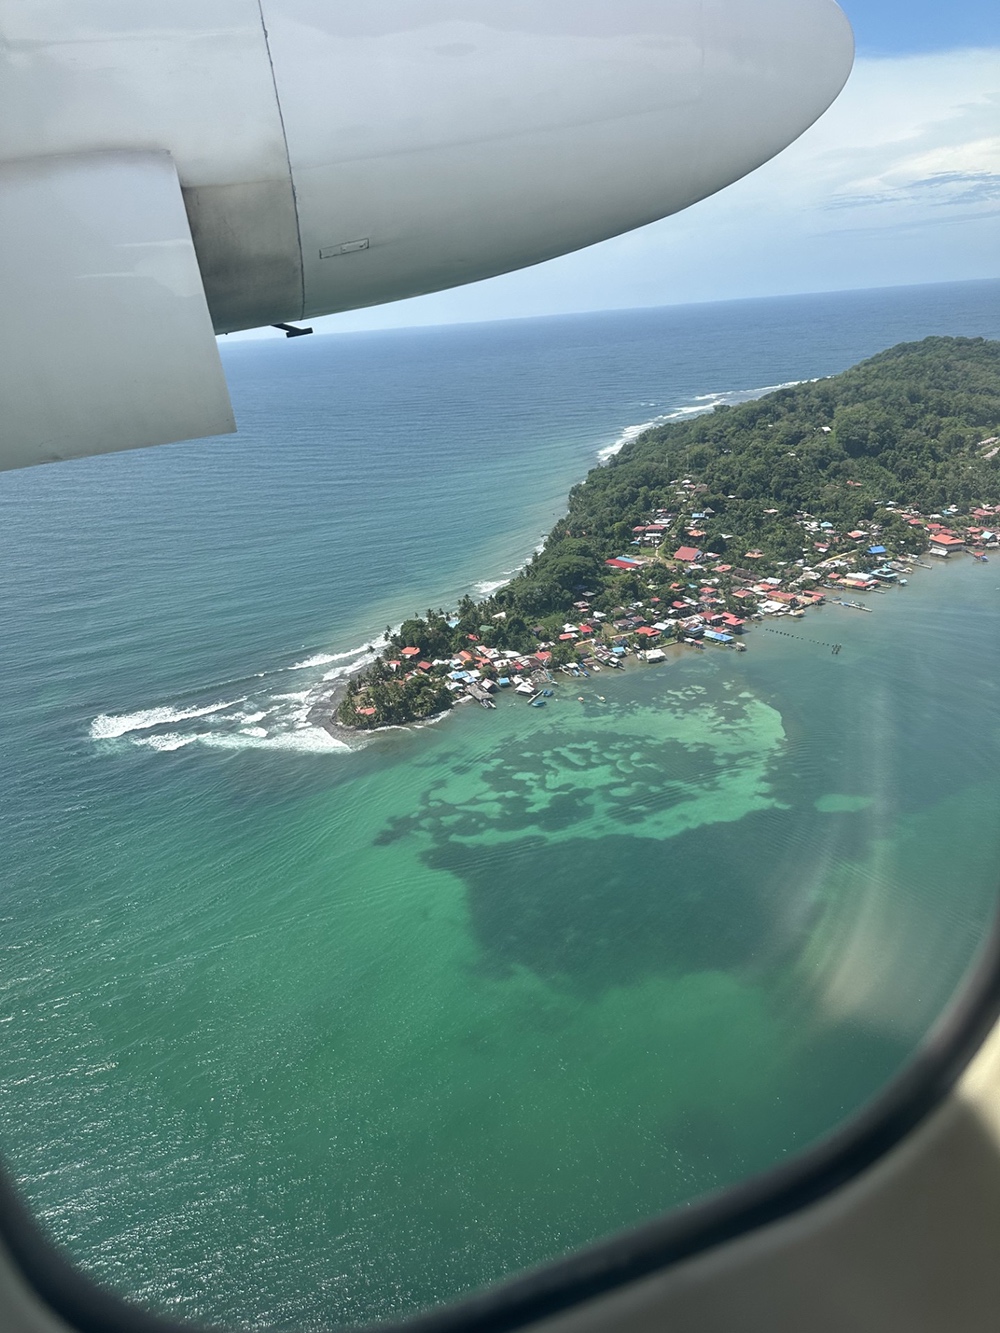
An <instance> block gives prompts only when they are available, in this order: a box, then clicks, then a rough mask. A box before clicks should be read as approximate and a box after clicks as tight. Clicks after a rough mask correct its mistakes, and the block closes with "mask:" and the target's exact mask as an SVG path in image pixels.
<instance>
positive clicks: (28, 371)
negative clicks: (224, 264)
mask: <svg viewBox="0 0 1000 1333" xmlns="http://www.w3.org/2000/svg"><path fill="white" fill-rule="evenodd" d="M235 429H236V425H235V422H234V420H233V412H232V406H231V404H230V401H229V392H228V389H227V388H226V381H225V376H224V375H223V371H222V363H221V361H220V359H219V352H218V347H217V346H216V342H215V336H214V331H213V328H212V321H211V318H210V316H209V312H208V305H207V303H206V300H205V292H204V288H203V285H202V280H201V274H200V272H199V269H198V261H197V258H196V256H195V251H194V245H193V243H192V240H191V231H190V227H189V225H188V220H187V215H186V213H185V210H184V202H183V198H182V195H181V189H180V183H179V181H178V179H177V171H176V168H175V167H174V164H173V161H172V159H171V157H170V155H169V154H168V153H165V152H130V151H122V152H102V153H84V154H78V155H73V156H66V157H46V158H36V159H32V160H29V161H19V162H8V163H2V164H0V468H14V467H26V466H29V465H30V464H33V463H44V462H55V461H58V460H60V459H65V458H80V457H84V456H86V455H88V454H100V453H111V452H113V451H115V450H120V449H140V448H144V447H146V446H148V445H153V444H167V443H169V442H170V441H173V440H186V439H193V438H199V437H202V436H209V435H222V434H227V433H230V432H232V431H234V430H235Z"/></svg>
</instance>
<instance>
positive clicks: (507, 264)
mask: <svg viewBox="0 0 1000 1333" xmlns="http://www.w3.org/2000/svg"><path fill="white" fill-rule="evenodd" d="M852 58H853V40H852V35H851V30H850V27H849V25H848V23H847V20H846V19H845V17H844V15H843V13H842V12H841V10H840V9H839V8H838V6H837V5H836V4H835V3H833V0H542V2H541V3H540V2H539V0H366V3H365V4H362V5H348V4H346V3H344V2H343V0H261V3H260V4H258V0H144V3H143V4H142V5H136V6H128V7H123V6H122V5H121V4H120V3H116V2H115V0H0V240H2V242H3V244H2V247H0V251H2V254H0V265H2V270H0V278H2V280H3V281H4V286H5V291H9V292H10V294H11V297H12V299H10V300H7V301H6V302H5V306H6V309H5V319H4V323H3V325H2V326H0V407H4V408H8V407H9V408H10V409H11V410H10V412H8V413H5V415H6V416H7V420H8V424H9V428H10V433H11V437H10V440H8V441H7V447H6V461H7V465H8V466H10V465H17V464H18V463H23V462H31V461H40V460H41V459H43V458H55V457H65V456H68V455H70V454H80V453H90V452H97V451H100V450H103V449H112V448H127V447H131V446H134V445H139V444H148V443H154V442H157V441H166V440H168V439H178V438H187V437H189V436H190V435H191V434H192V433H193V434H208V433H212V432H214V431H221V430H225V429H231V428H232V427H231V421H230V420H229V418H228V412H229V409H228V400H227V399H226V398H225V391H224V385H222V383H221V373H220V372H219V370H218V362H217V356H216V354H215V352H214V349H213V348H212V347H211V345H210V344H211V332H212V328H214V330H215V331H216V332H220V333H222V332H230V331H233V330H236V329H243V328H249V327H254V326H258V325H262V324H274V323H278V322H285V321H289V320H295V319H299V318H302V317H310V316H316V315H321V314H327V313H332V312H334V311H340V310H349V309H353V308H357V307H360V306H366V305H374V304H379V303H381V302H385V301H393V300H398V299H400V298H403V297H408V296H414V295H418V294H420V293H424V292H429V291H435V290H440V289H442V288H445V287H450V286H454V285H457V284H460V283H466V282H470V281H473V280H476V279H479V278H485V277H489V276H491V275H493V274H497V273H502V272H506V271H509V270H511V269H515V268H520V267H523V266H525V265H528V264H534V263H538V262H540V261H542V260H545V259H549V258H551V257H553V256H555V255H559V254H563V253H566V252H568V251H570V250H574V249H578V248H580V247H582V246H585V245H589V244H592V243H594V242H596V241H600V240H603V239H605V238H606V237H609V236H612V235H616V234H618V233H620V232H623V231H627V230H629V229H631V228H633V227H637V226H641V225H642V224H644V223H647V222H652V221H654V220H655V219H657V218H662V217H665V216H667V215H668V214H670V213H674V212H677V211H678V210H679V209H682V208H685V207H687V206H688V205H690V204H692V203H694V202H696V201H697V200H699V199H702V198H705V197H706V196H707V195H710V194H712V193H714V192H715V191H717V190H719V189H722V188H723V187H724V186H725V185H727V184H729V183H730V182H732V181H733V180H736V179H737V178H738V177H740V176H742V175H744V174H746V173H747V172H748V171H751V170H753V169H754V168H755V167H756V166H758V165H760V164H761V163H762V162H764V161H766V160H767V159H768V158H770V157H772V156H773V155H774V154H775V153H777V152H779V151H780V150H781V149H782V148H784V147H785V146H786V145H787V144H788V143H790V142H791V141H792V140H793V139H794V138H796V137H797V136H798V135H799V134H801V132H802V131H803V130H804V129H806V128H807V126H809V125H810V124H811V123H812V122H813V121H814V120H815V119H816V118H817V117H818V116H819V115H821V114H822V112H823V111H824V110H825V109H826V107H827V106H828V105H829V104H830V103H831V102H832V101H833V99H834V98H835V97H836V95H837V94H838V92H839V91H840V89H841V87H842V86H843V84H844V82H845V81H846V79H847V76H848V74H849V72H850V68H851V62H852ZM165 164H166V174H165ZM171 172H173V173H174V174H175V176H176V189H175V188H173V187H172V186H171V184H170V182H169V180H168V179H167V176H169V175H170V173H171ZM154 179H155V180H156V182H157V184H156V185H155V186H154V185H153V184H151V182H152V181H153V180H154ZM178 192H179V194H178ZM139 193H142V196H143V200H144V204H143V206H142V207H138V206H137V205H136V198H137V196H138V194H139ZM178 197H179V198H180V199H181V200H182V202H183V205H184V209H183V215H184V217H186V219H187V225H186V226H185V224H184V222H183V218H182V217H181V213H180V212H179V211H178V208H177V199H178ZM36 214H37V217H38V226H37V227H34V226H32V218H33V216H35V215H36ZM123 219H127V221H123ZM130 229H131V230H130ZM63 233H65V241H66V243H65V245H62V246H60V244H59V238H60V235H62V234H63ZM185 255H186V259H185ZM139 257H141V263H140V262H139ZM188 260H189V261H190V263H187V261H188ZM185 263H187V267H186V268H185ZM137 264H138V268H137V267H136V265H137ZM195 268H196V270H197V273H199V274H200V280H201V285H202V287H203V292H202V293H200V294H192V291H191V274H192V272H194V270H195ZM182 269H183V272H184V276H183V277H181V276H179V275H180V274H181V270H182ZM8 280H9V281H8ZM195 285H197V283H196V284H195ZM59 292H70V297H68V298H67V302H68V314H67V315H66V317H63V315H62V314H61V312H60V309H59V306H60V297H59ZM171 293H173V295H171ZM172 302H174V307H173V313H172V314H169V315H168V313H167V311H168V308H171V304H172ZM206 302H207V309H206V306H205V303H206ZM109 311H111V312H112V313H113V318H112V317H111V315H109ZM154 325H155V327H154ZM144 340H145V341H146V343H147V344H148V346H147V352H146V355H145V356H144V355H143V354H142V350H141V349H142V344H143V342H144ZM64 344H65V345H64ZM154 344H155V355H153V354H152V353H151V352H150V350H149V347H150V346H153V345H154ZM101 349H103V350H101ZM95 358H96V359H95ZM130 360H135V362H136V365H135V367H134V373H133V374H132V376H131V378H130V377H129V375H128V373H127V371H128V368H129V362H130ZM192 360H194V361H196V362H201V363H202V364H203V366H204V368H205V369H204V373H203V374H202V375H201V376H198V375H193V372H192ZM40 364H41V365H42V366H43V367H44V366H46V365H47V366H49V367H50V371H51V373H47V372H46V371H45V370H44V369H39V365H40ZM53 367H54V369H51V368H53ZM116 368H117V369H116ZM25 376H27V380H26V379H25ZM150 376H152V377H153V378H154V379H156V381H157V384H158V388H156V389H155V391H154V385H153V384H152V381H151V380H150V378H149V377H150ZM26 383H30V384H31V385H32V386H33V388H34V390H35V391H36V392H35V395H34V397H33V398H32V400H31V401H30V402H28V401H27V400H25V398H24V394H25V384H26ZM67 385H69V386H71V387H72V392H71V393H70V392H69V391H68V389H67V387H66V386H67ZM60 386H62V387H60ZM130 386H131V387H130ZM220 393H221V397H220ZM81 395H82V401H81ZM175 395H179V396H180V397H181V398H183V399H185V400H186V403H185V407H186V410H185V412H184V413H181V414H180V415H177V416H176V417H173V418H172V414H171V411H170V410H169V403H170V401H171V399H172V398H173V397H174V396H175ZM123 396H124V401H123ZM130 396H131V398H132V399H134V401H132V402H131V403H130V401H129V400H130ZM150 399H152V400H155V403H156V407H155V411H150V410H147V409H146V408H144V407H143V403H145V402H147V401H149V400H150ZM102 402H103V403H105V407H104V408H103V409H102V407H101V404H102ZM107 404H117V406H116V408H115V410H114V411H112V412H111V417H110V419H109V418H108V407H107ZM144 412H145V418H144V417H143V413H144ZM182 418H183V419H182ZM194 418H197V420H198V421H199V422H200V426H199V427H197V428H195V427H194V426H193V424H192V423H193V419H194ZM86 421H90V422H91V423H92V424H93V423H95V422H96V427H95V429H92V430H89V431H88V428H87V426H86V424H85V423H86ZM178 432H180V433H178Z"/></svg>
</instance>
